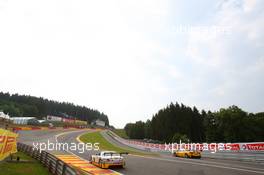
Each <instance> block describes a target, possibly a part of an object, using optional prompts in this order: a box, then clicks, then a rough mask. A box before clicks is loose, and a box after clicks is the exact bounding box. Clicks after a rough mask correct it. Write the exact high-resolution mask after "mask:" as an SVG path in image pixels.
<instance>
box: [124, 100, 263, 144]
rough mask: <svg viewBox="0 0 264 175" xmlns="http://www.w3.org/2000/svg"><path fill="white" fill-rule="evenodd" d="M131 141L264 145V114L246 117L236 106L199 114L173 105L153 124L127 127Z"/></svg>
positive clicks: (246, 114)
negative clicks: (251, 143) (261, 142)
mask: <svg viewBox="0 0 264 175" xmlns="http://www.w3.org/2000/svg"><path fill="white" fill-rule="evenodd" d="M124 129H125V131H126V134H127V135H128V136H129V137H130V138H131V139H144V138H147V139H153V140H157V141H162V142H167V143H171V142H177V143H179V141H180V140H181V141H183V142H185V143H186V142H193V143H194V142H195V143H198V142H200V143H201V142H211V143H213V142H227V143H229V142H253V141H254V142H257V141H264V112H262V113H256V114H253V113H247V112H245V111H243V110H242V109H240V108H239V107H237V106H230V107H228V108H222V109H220V110H219V111H216V112H211V111H207V112H206V111H204V110H202V111H201V112H200V111H198V109H197V108H196V107H193V108H191V107H188V106H185V105H183V104H181V105H180V104H178V103H175V104H173V103H171V104H170V105H168V106H167V107H166V108H164V109H161V110H159V111H158V112H157V113H156V114H155V115H154V116H153V117H152V119H151V120H147V121H146V122H143V121H137V122H135V123H128V124H126V126H125V128H124Z"/></svg>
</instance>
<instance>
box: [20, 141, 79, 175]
mask: <svg viewBox="0 0 264 175" xmlns="http://www.w3.org/2000/svg"><path fill="white" fill-rule="evenodd" d="M17 149H18V150H19V151H21V152H24V153H26V154H27V155H29V156H31V157H33V158H35V159H37V160H39V161H40V162H41V163H42V164H43V165H44V166H45V167H47V168H48V170H49V172H50V173H51V174H53V175H81V174H83V173H81V172H79V171H77V170H75V169H74V168H73V167H71V166H70V165H68V164H66V163H64V162H63V161H62V160H60V159H58V158H57V157H55V156H54V155H52V154H50V153H48V152H46V151H41V152H40V151H39V150H34V149H33V147H32V146H30V145H26V144H24V143H17Z"/></svg>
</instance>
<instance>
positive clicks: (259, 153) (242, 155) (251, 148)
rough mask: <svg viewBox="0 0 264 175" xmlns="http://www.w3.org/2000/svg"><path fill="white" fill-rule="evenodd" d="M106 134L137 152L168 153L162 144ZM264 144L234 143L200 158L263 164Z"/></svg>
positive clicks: (206, 153) (208, 152) (111, 133)
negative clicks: (227, 147) (225, 149)
mask: <svg viewBox="0 0 264 175" xmlns="http://www.w3.org/2000/svg"><path fill="white" fill-rule="evenodd" d="M107 134H108V135H109V136H110V137H111V138H112V139H114V140H116V141H117V142H120V143H122V144H125V145H127V146H129V147H132V148H136V149H139V150H144V151H149V152H162V153H169V151H168V150H166V149H165V145H164V144H152V143H145V142H139V141H133V140H126V139H123V138H121V137H119V136H117V135H116V134H115V133H113V132H111V131H108V132H107ZM263 145H264V143H263V142H259V143H234V144H231V146H232V148H231V150H230V151H217V152H216V153H211V152H210V151H203V152H202V157H207V158H214V159H232V160H241V161H254V162H261V163H264V147H263Z"/></svg>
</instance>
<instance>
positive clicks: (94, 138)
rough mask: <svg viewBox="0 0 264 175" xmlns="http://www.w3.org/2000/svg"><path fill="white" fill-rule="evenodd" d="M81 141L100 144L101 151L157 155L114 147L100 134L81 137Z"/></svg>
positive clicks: (92, 133)
mask: <svg viewBox="0 0 264 175" xmlns="http://www.w3.org/2000/svg"><path fill="white" fill-rule="evenodd" d="M80 140H81V141H82V142H84V143H92V144H94V143H100V144H99V148H100V150H101V151H103V150H107V151H116V152H128V153H130V154H136V155H152V156H153V155H155V154H153V153H147V152H140V151H136V150H134V149H130V148H121V147H119V146H116V145H113V144H111V143H110V142H108V141H107V140H106V139H105V138H104V137H103V136H102V135H101V134H100V132H91V133H86V134H83V135H81V137H80Z"/></svg>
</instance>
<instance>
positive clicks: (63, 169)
mask: <svg viewBox="0 0 264 175" xmlns="http://www.w3.org/2000/svg"><path fill="white" fill-rule="evenodd" d="M65 172H66V165H65V163H63V165H62V175H65Z"/></svg>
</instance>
